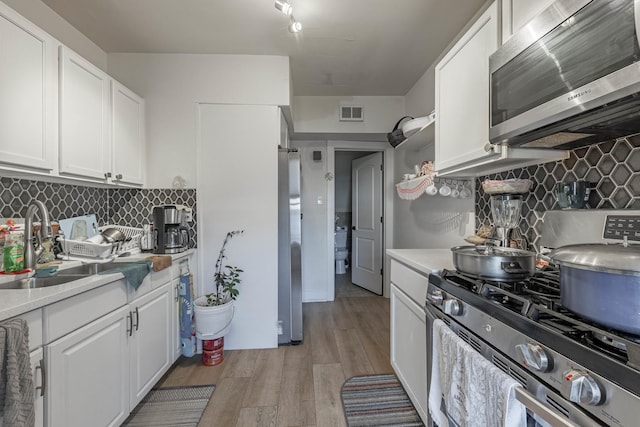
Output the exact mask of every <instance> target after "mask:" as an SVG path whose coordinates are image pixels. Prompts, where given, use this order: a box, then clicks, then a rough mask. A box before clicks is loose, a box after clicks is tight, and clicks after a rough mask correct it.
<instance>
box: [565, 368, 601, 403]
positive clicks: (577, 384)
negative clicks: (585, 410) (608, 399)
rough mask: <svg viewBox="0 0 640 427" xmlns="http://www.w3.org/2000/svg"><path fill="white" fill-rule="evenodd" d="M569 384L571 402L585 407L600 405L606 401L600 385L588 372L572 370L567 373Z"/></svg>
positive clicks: (566, 379) (566, 378)
mask: <svg viewBox="0 0 640 427" xmlns="http://www.w3.org/2000/svg"><path fill="white" fill-rule="evenodd" d="M564 379H565V381H568V382H569V386H570V388H569V400H570V401H572V402H574V403H581V404H583V405H598V404H600V402H602V401H603V400H604V396H603V393H602V389H601V387H600V384H598V382H597V381H596V380H595V379H594V378H593V377H592V376H591V375H589V373H588V372H581V371H576V370H571V371H568V372H565V374H564Z"/></svg>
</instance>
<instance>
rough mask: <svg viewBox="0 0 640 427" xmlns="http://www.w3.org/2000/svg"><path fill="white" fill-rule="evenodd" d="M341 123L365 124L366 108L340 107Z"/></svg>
mask: <svg viewBox="0 0 640 427" xmlns="http://www.w3.org/2000/svg"><path fill="white" fill-rule="evenodd" d="M340 121H341V122H363V121H364V108H362V107H361V106H355V105H349V106H341V107H340Z"/></svg>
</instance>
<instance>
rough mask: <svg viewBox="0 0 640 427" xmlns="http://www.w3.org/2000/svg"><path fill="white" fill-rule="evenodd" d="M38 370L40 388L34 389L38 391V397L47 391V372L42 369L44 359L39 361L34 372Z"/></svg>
mask: <svg viewBox="0 0 640 427" xmlns="http://www.w3.org/2000/svg"><path fill="white" fill-rule="evenodd" d="M38 369H40V382H41V384H42V385H41V386H39V387H36V390H40V396H44V393H45V390H46V389H47V372H46V371H45V367H44V359H40V363H39V366H36V371H37V370H38Z"/></svg>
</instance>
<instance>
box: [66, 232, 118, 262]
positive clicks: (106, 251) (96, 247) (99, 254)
mask: <svg viewBox="0 0 640 427" xmlns="http://www.w3.org/2000/svg"><path fill="white" fill-rule="evenodd" d="M58 242H60V244H61V245H62V251H63V252H64V253H65V254H67V255H71V256H80V257H86V258H109V257H110V256H111V255H112V252H113V244H111V243H92V242H87V241H82V240H69V239H65V238H64V237H58Z"/></svg>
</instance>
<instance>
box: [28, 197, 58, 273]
mask: <svg viewBox="0 0 640 427" xmlns="http://www.w3.org/2000/svg"><path fill="white" fill-rule="evenodd" d="M36 210H37V211H39V212H40V230H38V246H37V248H35V249H34V247H33V216H34V214H35V213H36ZM24 228H25V233H26V239H25V242H24V267H25V268H28V269H31V270H35V268H36V261H37V259H38V257H39V256H40V254H41V253H42V251H43V250H44V247H43V246H42V242H43V241H44V240H46V239H52V238H53V230H52V229H51V220H50V219H49V211H48V210H47V207H46V206H45V205H44V203H42V202H41V201H40V200H34V201H32V202H31V204H30V205H29V207H28V208H27V215H26V217H25V219H24Z"/></svg>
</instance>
